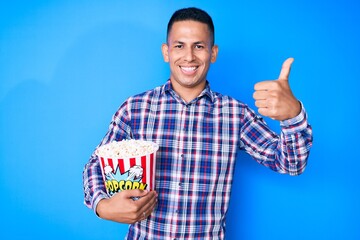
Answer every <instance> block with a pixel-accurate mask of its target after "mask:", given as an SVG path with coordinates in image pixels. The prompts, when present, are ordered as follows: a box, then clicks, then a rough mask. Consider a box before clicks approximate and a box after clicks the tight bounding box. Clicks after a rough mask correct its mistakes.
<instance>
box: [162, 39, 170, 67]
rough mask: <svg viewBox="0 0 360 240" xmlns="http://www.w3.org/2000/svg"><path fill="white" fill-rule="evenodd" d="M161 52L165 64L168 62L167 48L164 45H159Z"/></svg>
mask: <svg viewBox="0 0 360 240" xmlns="http://www.w3.org/2000/svg"><path fill="white" fill-rule="evenodd" d="M161 52H162V55H163V58H164V61H165V62H169V46H168V45H167V44H166V43H163V44H162V45H161Z"/></svg>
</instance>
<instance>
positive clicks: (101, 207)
mask: <svg viewBox="0 0 360 240" xmlns="http://www.w3.org/2000/svg"><path fill="white" fill-rule="evenodd" d="M108 201H109V199H106V198H104V199H101V200H100V201H99V203H98V204H97V206H96V214H97V215H98V216H99V217H100V218H103V219H107V210H106V209H107V203H108Z"/></svg>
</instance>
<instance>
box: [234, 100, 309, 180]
mask: <svg viewBox="0 0 360 240" xmlns="http://www.w3.org/2000/svg"><path fill="white" fill-rule="evenodd" d="M280 126H281V132H280V134H276V133H274V132H273V131H272V130H271V129H270V128H269V127H268V126H267V125H266V123H265V121H264V120H263V119H262V118H261V117H260V116H258V115H256V114H255V113H254V112H253V111H252V110H250V109H249V108H247V109H246V110H245V114H244V125H243V127H242V131H241V146H240V147H241V148H243V149H244V150H245V151H246V152H248V153H249V154H250V155H251V156H252V157H253V158H254V159H255V160H256V161H257V162H259V163H260V164H262V165H264V166H266V167H268V168H270V169H272V170H274V171H276V172H279V173H287V174H289V175H293V176H295V175H300V174H301V173H303V172H304V170H305V167H306V164H307V159H308V157H309V154H310V148H311V146H312V141H313V136H312V128H311V126H310V125H309V124H308V121H307V114H306V111H305V109H304V107H303V104H301V112H300V114H299V115H298V116H296V117H294V118H292V119H288V120H285V121H280Z"/></svg>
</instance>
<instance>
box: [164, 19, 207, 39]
mask: <svg viewBox="0 0 360 240" xmlns="http://www.w3.org/2000/svg"><path fill="white" fill-rule="evenodd" d="M168 39H169V42H174V41H181V40H182V41H184V40H188V41H191V40H193V41H206V42H207V41H210V31H209V28H208V26H207V25H206V24H205V23H201V22H197V21H192V20H187V21H178V22H174V24H173V25H172V27H171V30H170V32H169V36H168Z"/></svg>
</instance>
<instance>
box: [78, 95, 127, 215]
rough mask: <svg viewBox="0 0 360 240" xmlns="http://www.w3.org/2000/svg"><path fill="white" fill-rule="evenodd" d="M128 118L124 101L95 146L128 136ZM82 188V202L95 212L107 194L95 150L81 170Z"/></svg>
mask: <svg viewBox="0 0 360 240" xmlns="http://www.w3.org/2000/svg"><path fill="white" fill-rule="evenodd" d="M128 119H129V116H128V114H127V104H126V102H125V103H124V104H123V105H122V106H121V107H120V108H119V110H118V111H117V112H116V113H115V114H114V116H113V118H112V121H111V123H110V126H109V129H108V132H107V133H106V135H105V137H104V138H103V139H102V141H101V143H100V144H99V145H98V146H97V148H98V147H100V146H102V145H104V144H106V143H109V142H111V141H121V140H123V139H127V138H129V135H130V132H131V130H130V127H129V125H128V124H127V122H128ZM83 188H84V204H85V205H86V206H87V207H89V208H91V209H93V210H94V212H95V213H96V207H97V204H98V203H99V202H100V200H102V199H104V198H108V195H107V193H106V188H105V184H104V180H103V176H102V173H101V167H100V161H99V159H98V157H97V156H96V154H95V151H94V152H93V154H92V155H91V157H90V159H89V161H88V163H87V164H86V165H85V167H84V170H83Z"/></svg>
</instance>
